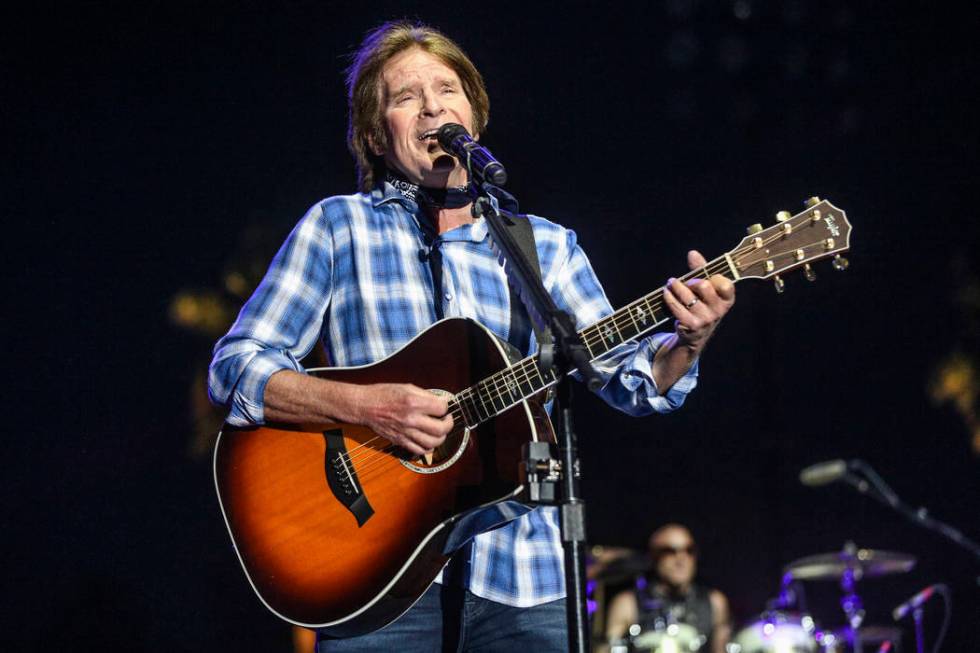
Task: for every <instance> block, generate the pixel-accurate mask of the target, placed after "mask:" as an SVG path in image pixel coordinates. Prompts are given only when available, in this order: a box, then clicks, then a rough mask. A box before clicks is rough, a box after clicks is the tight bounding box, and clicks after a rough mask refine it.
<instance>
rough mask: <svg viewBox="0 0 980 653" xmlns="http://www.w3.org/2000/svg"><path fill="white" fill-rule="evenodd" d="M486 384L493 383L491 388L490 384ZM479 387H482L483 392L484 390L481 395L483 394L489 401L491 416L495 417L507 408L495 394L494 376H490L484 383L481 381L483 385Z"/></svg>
mask: <svg viewBox="0 0 980 653" xmlns="http://www.w3.org/2000/svg"><path fill="white" fill-rule="evenodd" d="M488 382H490V383H493V386H491V385H490V383H488ZM481 385H483V390H484V392H483V393H481V394H484V395H485V396H486V397H487V398H488V399H489V400H490V407H491V408H492V409H493V411H492V412H491V414H492V415H496V414H498V413H500V412H502V411H503V410H504V408H506V407H507V405H506V404H505V403H504V400H503V398H502V397H501V396H500V394H499V393H498V392H497V381H496V375H495V376H491V377H490V378H489V379H486V380H485V381H483V383H481Z"/></svg>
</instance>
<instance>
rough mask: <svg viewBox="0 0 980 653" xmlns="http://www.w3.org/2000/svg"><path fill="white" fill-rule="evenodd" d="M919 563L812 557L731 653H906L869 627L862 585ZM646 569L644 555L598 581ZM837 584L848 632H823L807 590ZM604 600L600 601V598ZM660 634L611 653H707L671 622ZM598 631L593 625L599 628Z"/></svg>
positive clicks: (786, 574)
mask: <svg viewBox="0 0 980 653" xmlns="http://www.w3.org/2000/svg"><path fill="white" fill-rule="evenodd" d="M915 563H916V559H915V558H914V557H913V556H911V555H908V554H905V553H898V552H894V551H882V550H875V549H859V548H858V547H856V546H855V545H854V544H853V543H852V542H848V543H847V544H845V545H844V547H843V549H842V550H841V551H837V552H833V553H823V554H819V555H812V556H807V557H804V558H800V559H798V560H794V561H793V562H791V563H789V564H788V565H786V566H785V567H784V568H783V578H782V585H781V588H780V593H779V596H778V597H777V598H775V599H773V600H772V601H769V602H768V604H767V609H766V610H765V611H764V612H762V613H761V614H759V615H758V616H757V617H755V618H754V619H753V620H751V621H750V622H749V623H747V624H744V626H743V627H742V628H741V629H739V630H738V631H737V632H735V635H734V637H733V638H732V640H731V642H729V643H728V644H727V646H726V648H725V650H726V651H727V653H875V652H879V653H883V652H890V653H895V652H896V651H900V648H899V647H900V639H901V630H900V629H898V628H895V627H891V626H876V625H868V624H865V623H864V616H865V610H864V606H863V603H862V601H861V597H860V596H859V595H858V592H857V584H858V582H860V581H862V580H865V579H874V578H879V577H882V576H887V575H891V574H900V573H905V572H908V571H910V570H911V569H912V568H913V567H914V566H915ZM647 569H649V566H648V565H647V566H646V567H645V568H643V562H642V557H640V556H639V555H632V556H624V557H623V558H622V559H620V560H615V561H614V562H613V563H611V564H608V565H603V566H602V567H601V570H600V571H599V572H598V573H597V574H595V577H594V578H595V579H596V580H598V581H600V584H601V581H602V580H604V579H606V578H611V579H616V578H622V577H623V576H624V575H628V574H630V573H631V572H632V573H633V574H634V577H636V576H639V574H640V573H642V571H646V570H647ZM810 581H835V582H837V583H838V584H839V586H840V593H841V599H840V608H841V610H842V611H843V616H844V626H842V627H839V628H824V627H822V626H821V624H819V623H818V622H817V621H816V620H815V619H814V617H813V616H812V615H810V614H809V613H807V611H806V610H805V601H804V600H803V597H802V594H803V587H802V585H801V583H803V582H810ZM600 598H601V597H600ZM655 624H656V626H655V627H654V628H653V629H648V630H645V631H644V630H642V629H641V628H640V627H639V626H638V625H634V626H632V627H631V628H630V630H629V632H628V633H627V634H626V635H625V636H624V637H623V638H621V639H619V640H615V641H612V642H610V647H609V650H610V652H611V653H633V652H640V651H644V652H649V653H695V652H697V651H707V650H708V646H707V640H706V637H704V636H703V634H701V633H698V632H697V631H696V630H695V629H693V628H691V627H690V626H688V625H686V624H683V623H672V622H671V620H670V619H669V618H665V619H657V620H655ZM597 625H598V624H594V626H597Z"/></svg>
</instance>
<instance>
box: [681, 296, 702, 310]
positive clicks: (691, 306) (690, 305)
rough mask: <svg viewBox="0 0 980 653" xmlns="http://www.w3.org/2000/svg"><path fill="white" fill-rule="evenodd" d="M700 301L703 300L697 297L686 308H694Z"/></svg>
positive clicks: (685, 305)
mask: <svg viewBox="0 0 980 653" xmlns="http://www.w3.org/2000/svg"><path fill="white" fill-rule="evenodd" d="M699 301H701V300H700V299H698V298H697V297H695V298H694V299H692V300H691V301H689V302H688V303H686V304H684V308H694V305H695V304H697V303H698V302H699Z"/></svg>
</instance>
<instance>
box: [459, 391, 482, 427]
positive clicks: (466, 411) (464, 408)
mask: <svg viewBox="0 0 980 653" xmlns="http://www.w3.org/2000/svg"><path fill="white" fill-rule="evenodd" d="M468 391H469V389H468V388H467V389H466V390H464V391H463V392H460V393H459V395H457V396H458V397H459V399H458V402H457V403H458V405H459V408H460V411H461V412H462V413H463V421H464V422H466V426H468V427H470V428H472V427H474V426H476V425H477V424H479V423H480V418H479V416H478V415H474V413H473V412H472V411H473V407H472V406H470V402H469V401H468V400H467V398H466V397H465V393H467V392H468Z"/></svg>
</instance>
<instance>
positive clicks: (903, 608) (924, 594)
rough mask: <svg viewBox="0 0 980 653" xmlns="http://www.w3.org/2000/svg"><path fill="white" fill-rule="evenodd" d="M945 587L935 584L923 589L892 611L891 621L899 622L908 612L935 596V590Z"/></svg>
mask: <svg viewBox="0 0 980 653" xmlns="http://www.w3.org/2000/svg"><path fill="white" fill-rule="evenodd" d="M945 587H946V586H945V585H943V584H942V583H936V584H935V585H930V586H929V587H927V588H925V589H924V590H922V591H921V592H919V593H918V594H916V595H915V596H913V597H912V598H910V599H909V600H908V601H906V602H905V603H903V604H901V605H900V606H898V607H897V608H895V609H894V610H892V619H894V620H895V621H899V620H900V619H902V618H903V617H904V616H905V615H907V614H908V613H909V612H911V611H912V610H915V609H916V608H918V607H919V606H920V605H922V604H923V603H925V602H926V601H928V600H929V599H930V598H932V595H933V594H935V593H936V591H937V590H940V589H944V588H945Z"/></svg>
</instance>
